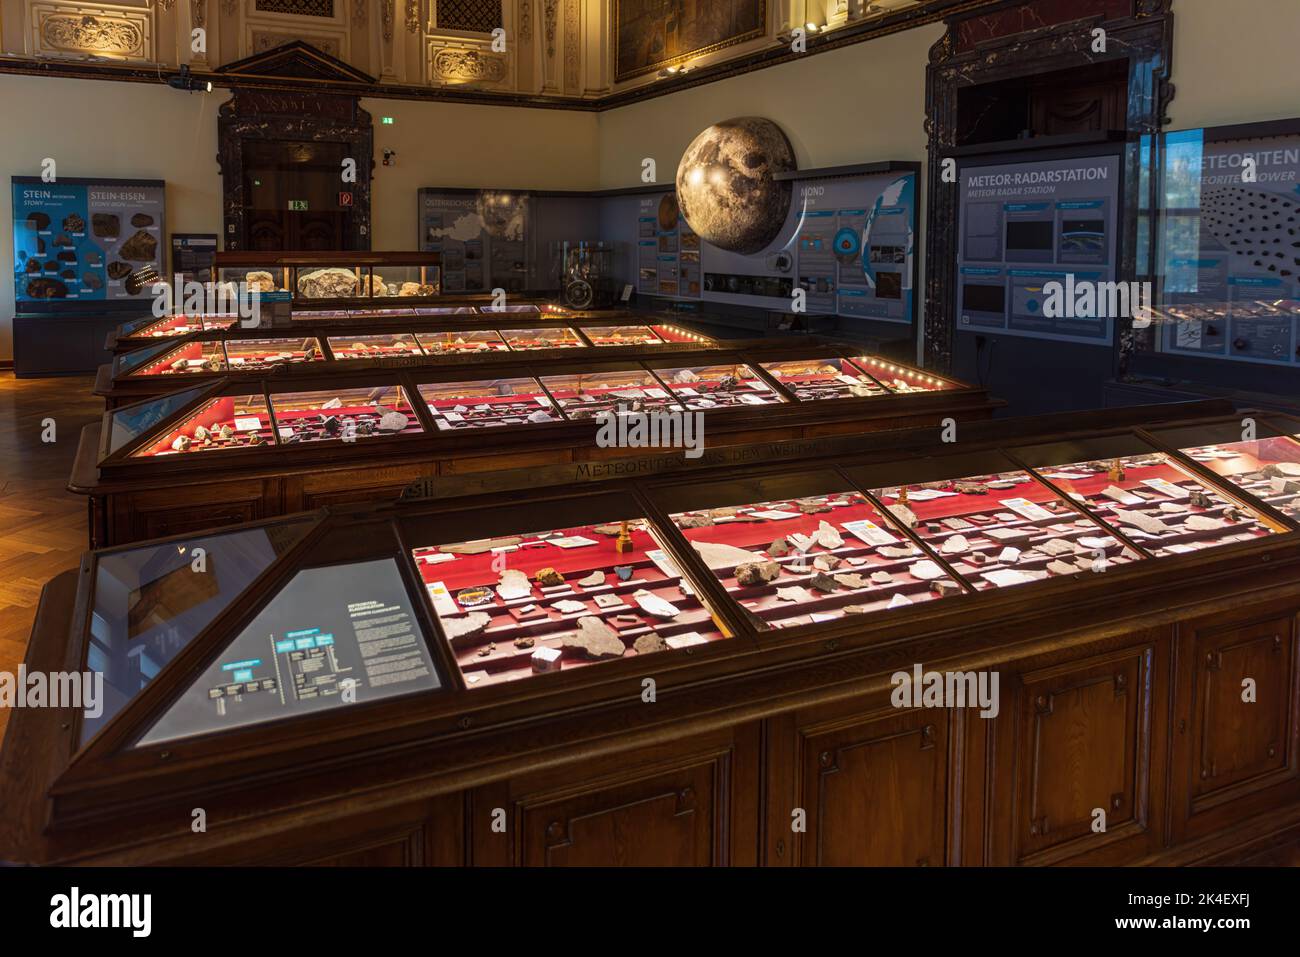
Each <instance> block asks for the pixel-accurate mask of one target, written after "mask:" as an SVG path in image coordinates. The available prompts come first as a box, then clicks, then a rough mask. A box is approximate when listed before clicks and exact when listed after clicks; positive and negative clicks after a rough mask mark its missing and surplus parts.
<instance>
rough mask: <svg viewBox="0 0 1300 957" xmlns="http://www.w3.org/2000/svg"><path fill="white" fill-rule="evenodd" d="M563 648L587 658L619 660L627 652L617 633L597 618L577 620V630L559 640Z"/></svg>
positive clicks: (589, 617)
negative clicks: (581, 653)
mask: <svg viewBox="0 0 1300 957" xmlns="http://www.w3.org/2000/svg"><path fill="white" fill-rule="evenodd" d="M560 644H561V645H562V646H563V647H565V648H572V649H574V650H576V651H581V652H583V653H584V654H585V655H586V656H587V657H588V658H621V657H623V653H624V652H625V651H627V646H626V645H624V644H623V641H622V639H621V638H619V637H618V632H616V631H615V630H614V629H613V628H611V627H609V625H607V624H605V623H604V622H603V621H601V620H600V619H599V618H594V617H591V616H588V617H586V618H579V619H578V630H577V631H575V632H570V633H569V634H567V635H565V636H564V637H562V638H561V639H560Z"/></svg>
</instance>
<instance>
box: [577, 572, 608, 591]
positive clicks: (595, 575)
mask: <svg viewBox="0 0 1300 957" xmlns="http://www.w3.org/2000/svg"><path fill="white" fill-rule="evenodd" d="M578 584H579V585H581V586H582V587H583V588H595V587H597V586H598V585H603V584H605V573H604V572H602V571H601V570H600V569H599V568H598V569H596V570H595V571H594V572H592V573H591V574H590V575H588V576H587V577H586V578H579V579H578Z"/></svg>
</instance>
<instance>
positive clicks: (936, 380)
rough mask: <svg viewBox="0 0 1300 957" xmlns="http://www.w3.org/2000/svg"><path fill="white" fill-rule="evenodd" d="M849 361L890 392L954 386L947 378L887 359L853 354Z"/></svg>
mask: <svg viewBox="0 0 1300 957" xmlns="http://www.w3.org/2000/svg"><path fill="white" fill-rule="evenodd" d="M851 361H852V362H853V364H854V365H856V366H858V368H860V369H862V371H863V372H865V373H867V375H869V376H871V377H872V378H873V379H875V380H876V381H877V382H879V383H880V384H881V385H883V386H884V387H885V388H886V389H888V390H889V391H890V392H895V393H899V394H907V393H909V392H940V391H942V390H944V389H955V388H956V385H955V384H954V383H952V382H949V381H948V380H947V379H942V378H940V377H939V376H935V375H930V374H929V373H928V372H922V371H921V370H919V369H911V368H909V367H907V366H904V365H899V364H898V363H896V362H890V361H889V360H888V359H879V358H877V357H876V356H854V357H853V358H852V360H851Z"/></svg>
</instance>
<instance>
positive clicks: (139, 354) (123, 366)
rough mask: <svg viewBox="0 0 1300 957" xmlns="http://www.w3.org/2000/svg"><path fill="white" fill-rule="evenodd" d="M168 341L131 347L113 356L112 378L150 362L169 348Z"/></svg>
mask: <svg viewBox="0 0 1300 957" xmlns="http://www.w3.org/2000/svg"><path fill="white" fill-rule="evenodd" d="M171 347H172V346H171V343H169V342H156V343H153V344H151V345H147V346H141V347H140V348H139V349H132V350H131V351H130V352H124V353H122V354H121V355H120V356H114V357H113V378H115V379H116V378H117V377H118V376H123V375H126V374H128V373H129V372H130V371H131V370H132V369H134V368H136V367H137V366H140V365H144V364H146V363H151V362H153V361H154V360H156V359H158V358H160V357H161V356H163V355H164V354H166V352H167V350H168V349H170V348H171Z"/></svg>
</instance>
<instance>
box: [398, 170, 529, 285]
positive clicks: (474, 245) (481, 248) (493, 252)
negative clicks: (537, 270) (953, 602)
mask: <svg viewBox="0 0 1300 957" xmlns="http://www.w3.org/2000/svg"><path fill="white" fill-rule="evenodd" d="M532 202H533V198H532V196H531V195H530V194H528V193H527V192H522V191H519V190H513V191H511V190H488V189H482V190H476V189H429V188H426V189H421V190H420V191H419V197H418V204H419V205H418V215H419V224H420V246H419V248H420V250H421V251H422V252H437V253H441V255H442V270H443V272H442V291H443V292H446V293H458V292H488V291H490V290H492V289H498V288H500V289H504V290H505V291H506V292H520V291H522V290H524V289H525V288H527V286H528V276H529V259H530V256H529V245H528V243H529V236H528V231H529V220H530V218H531V209H532V206H531V204H532Z"/></svg>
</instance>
